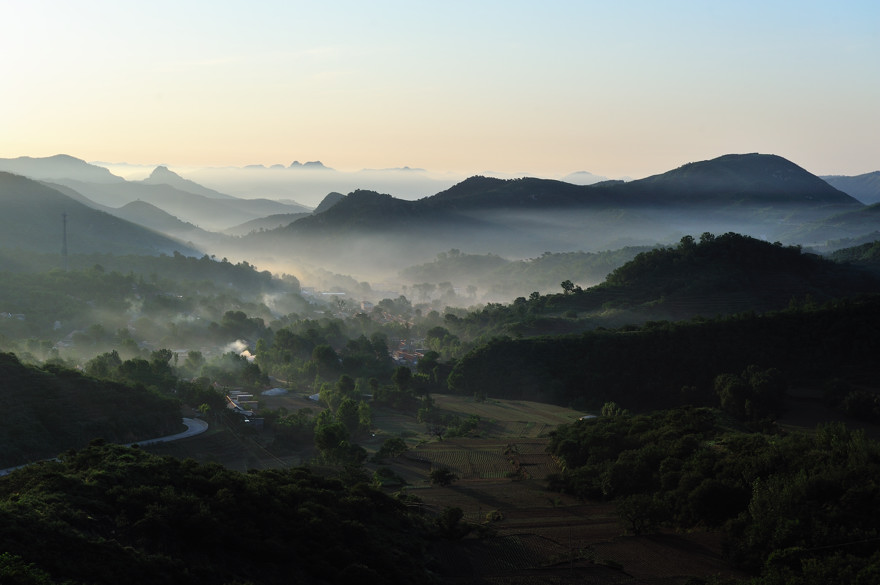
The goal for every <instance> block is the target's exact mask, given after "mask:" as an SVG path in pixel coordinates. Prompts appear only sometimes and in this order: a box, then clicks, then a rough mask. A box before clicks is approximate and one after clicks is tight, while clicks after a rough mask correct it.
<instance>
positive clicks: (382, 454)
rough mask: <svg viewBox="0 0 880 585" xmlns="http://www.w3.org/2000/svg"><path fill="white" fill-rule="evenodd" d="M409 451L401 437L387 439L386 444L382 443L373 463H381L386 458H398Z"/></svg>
mask: <svg viewBox="0 0 880 585" xmlns="http://www.w3.org/2000/svg"><path fill="white" fill-rule="evenodd" d="M407 449H408V447H407V446H406V442H405V441H404V440H403V439H401V438H400V437H392V438H390V439H385V442H384V443H382V446H381V447H379V450H378V451H376V454H375V455H374V456H373V461H381V460H383V459H385V458H386V457H391V458H394V457H397V456H398V455H400V454H401V453H403V452H404V451H406V450H407Z"/></svg>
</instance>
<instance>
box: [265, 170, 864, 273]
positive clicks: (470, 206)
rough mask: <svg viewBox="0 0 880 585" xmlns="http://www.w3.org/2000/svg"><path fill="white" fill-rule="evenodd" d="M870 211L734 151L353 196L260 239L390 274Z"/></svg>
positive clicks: (768, 229) (764, 234)
mask: <svg viewBox="0 0 880 585" xmlns="http://www.w3.org/2000/svg"><path fill="white" fill-rule="evenodd" d="M863 207H864V206H863V204H861V203H860V202H859V201H857V200H856V199H854V198H852V197H850V196H849V195H847V194H845V193H843V192H841V191H838V190H837V189H835V188H833V187H831V186H830V185H828V184H827V183H826V182H825V181H823V180H822V179H820V178H818V177H816V176H815V175H812V174H810V173H808V172H807V171H805V170H804V169H802V168H801V167H799V166H797V165H795V164H794V163H792V162H790V161H788V160H786V159H784V158H782V157H779V156H775V155H761V154H746V155H726V156H722V157H719V158H716V159H713V160H709V161H703V162H697V163H690V164H686V165H683V166H682V167H679V168H677V169H674V170H672V171H669V172H667V173H663V174H660V175H655V176H652V177H648V178H645V179H641V180H638V181H630V182H622V181H606V182H602V183H598V184H594V185H572V184H570V183H566V182H563V181H555V180H548V179H537V178H520V179H510V180H505V179H498V178H492V177H484V176H475V177H471V178H469V179H466V180H464V181H462V182H460V183H458V184H456V185H453V186H452V187H450V188H449V189H446V190H445V191H441V192H440V193H437V194H436V195H433V196H430V197H425V198H423V199H419V200H417V201H407V200H401V199H397V198H395V197H392V196H391V195H387V194H380V193H376V192H374V191H366V190H360V191H354V192H352V193H350V194H349V195H348V196H346V197H345V198H343V199H341V200H340V201H339V202H338V203H336V204H335V205H334V206H333V207H331V208H330V209H328V210H326V211H324V212H322V213H318V214H315V215H313V216H310V217H305V218H303V219H300V220H299V221H297V222H295V223H293V224H291V225H289V226H287V227H285V228H282V229H280V230H276V231H275V232H274V233H271V234H268V235H265V236H261V239H260V241H261V242H263V243H261V244H259V245H262V246H265V241H266V240H274V241H275V243H274V244H273V246H278V245H282V244H281V242H286V244H284V246H285V247H284V249H288V250H291V252H290V253H291V254H302V255H306V256H308V257H309V258H310V259H313V260H316V261H321V262H334V263H337V264H338V263H343V262H346V263H347V264H346V265H345V268H344V269H350V270H356V269H357V268H358V267H361V268H362V267H363V266H364V262H365V259H366V258H369V259H370V260H371V262H384V263H385V264H386V265H387V268H389V269H391V268H392V267H394V265H395V264H396V265H397V267H398V268H399V267H400V264H401V263H406V264H412V263H418V262H420V261H422V262H423V261H427V260H428V259H430V258H433V256H434V255H435V254H436V253H437V251H438V250H447V249H450V248H458V249H461V250H464V251H466V252H467V253H471V254H482V253H496V254H500V255H503V256H506V257H514V258H516V257H519V258H527V257H533V256H535V255H539V254H541V253H543V252H544V251H553V252H559V251H571V250H607V249H616V248H622V247H625V246H645V245H647V246H650V245H655V244H658V243H661V244H662V243H665V244H668V243H672V242H675V241H677V240H678V239H679V238H680V237H681V236H682V235H684V234H688V233H698V234H699V233H703V232H712V233H725V232H737V233H744V234H748V235H753V236H755V237H760V238H765V239H769V240H771V241H773V240H775V239H778V238H779V237H780V235H781V234H782V233H784V232H786V231H790V230H792V229H795V228H797V227H798V226H800V225H802V224H804V223H806V222H809V221H816V220H819V219H823V218H826V217H829V216H832V215H835V214H839V213H843V212H846V211H856V210H859V209H861V208H863ZM250 243H253V244H254V245H258V244H257V242H256V241H254V242H249V244H250ZM786 243H791V242H788V241H786ZM288 244H289V245H288ZM338 269H343V268H338Z"/></svg>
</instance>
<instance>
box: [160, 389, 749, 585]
mask: <svg viewBox="0 0 880 585" xmlns="http://www.w3.org/2000/svg"><path fill="white" fill-rule="evenodd" d="M434 400H435V405H436V406H437V407H438V408H440V409H441V410H443V411H445V412H449V413H456V414H458V415H460V416H461V417H462V418H466V417H467V416H468V415H470V414H477V415H479V416H480V419H481V425H480V428H479V429H478V432H477V434H476V436H468V437H457V438H447V439H443V440H438V439H437V437H436V436H432V435H430V434H429V433H428V432H427V428H426V426H425V425H424V424H421V423H418V422H417V421H416V418H415V417H414V416H413V415H411V414H405V413H400V412H397V411H394V410H390V409H384V408H374V410H373V415H374V416H373V421H374V428H373V432H372V434H371V436H370V437H366V438H364V439H363V440H361V441H360V444H361V445H362V446H363V447H364V448H365V449H366V450H367V451H368V452H369V453H370V454H371V455H372V454H373V453H375V451H376V450H378V449H379V448H380V447H381V445H382V443H383V442H384V441H385V440H386V439H388V438H390V437H402V438H404V439H405V441H406V443H407V445H408V447H409V450H408V451H406V452H405V453H403V454H402V455H400V456H398V457H396V458H393V459H387V460H385V461H383V462H382V463H372V462H370V463H368V464H367V465H366V469H367V471H368V472H369V473H372V472H373V471H375V470H376V469H377V468H378V467H379V466H385V467H388V468H390V469H391V470H392V471H394V473H396V474H397V475H399V476H400V477H401V478H402V479H403V480H404V481H405V482H406V485H405V486H403V488H400V487H395V488H391V489H389V490H388V491H389V492H394V491H398V490H401V489H402V491H404V492H405V493H406V494H407V495H409V496H413V498H412V500H411V501H412V502H413V503H412V504H411V506H412V507H413V508H415V509H417V510H419V511H420V512H421V513H423V514H425V515H426V516H428V517H433V516H436V515H439V514H441V513H442V512H443V511H444V510H446V509H447V508H460V509H461V510H462V512H463V514H464V516H463V521H465V522H467V523H469V524H473V525H474V526H475V527H478V528H476V529H475V530H474V531H473V532H472V533H471V534H470V535H468V536H466V537H465V538H464V539H462V540H461V541H457V542H454V543H453V542H450V541H444V540H438V541H436V542H435V543H434V546H433V547H432V549H431V550H430V551H429V555H430V556H431V558H432V559H433V560H434V566H435V567H437V568H438V572H439V573H440V574H441V576H442V579H443V581H444V582H447V583H461V584H464V583H475V584H490V585H495V584H499V585H500V584H513V585H518V584H523V585H533V584H534V585H538V584H569V583H596V584H599V583H602V584H606V583H612V584H613V583H621V584H623V583H625V584H639V583H646V584H647V583H650V584H670V585H674V584H682V585H684V584H685V583H686V582H687V581H688V579H689V578H691V577H699V578H705V577H709V576H713V575H719V576H722V577H745V576H744V575H741V574H739V573H737V572H735V571H733V570H731V569H730V568H729V567H728V566H727V563H726V562H725V560H724V558H723V556H722V552H721V551H722V543H721V538H720V535H719V534H718V533H713V532H703V531H699V532H692V533H680V534H673V533H661V534H654V535H650V536H631V535H627V534H625V529H624V527H623V526H622V525H621V523H620V522H619V520H618V517H617V515H616V513H615V507H614V504H613V503H609V502H582V501H580V500H578V499H576V498H573V497H571V496H568V495H566V494H560V493H557V492H551V491H549V490H548V489H547V482H546V477H547V475H548V474H551V473H559V472H560V471H561V469H560V468H559V466H558V464H557V463H556V461H554V460H553V458H552V457H550V455H549V454H548V453H547V452H546V447H547V444H548V442H549V437H548V433H549V432H550V431H552V430H553V429H555V428H556V427H557V426H558V425H560V424H564V423H571V422H574V421H576V420H577V419H579V418H580V417H581V416H583V415H584V414H586V413H582V412H576V411H573V410H570V409H566V408H562V407H558V406H553V405H547V404H540V403H530V402H520V401H504V400H490V401H486V402H475V401H474V400H473V399H472V398H464V397H459V396H444V395H434ZM263 402H264V403H265V404H266V406H268V407H270V408H277V407H279V406H284V407H285V408H287V409H288V410H289V411H291V412H295V411H296V410H298V409H299V408H312V409H313V410H314V411H315V412H317V411H319V410H321V406H320V405H318V404H317V403H315V402H312V401H309V400H308V399H307V398H305V397H302V396H296V395H285V396H278V397H271V399H266V400H265V401H263ZM220 420H222V419H220ZM270 445H271V436H270V435H269V434H265V435H259V434H245V433H242V432H240V430H238V431H237V430H236V429H235V428H232V427H230V426H227V425H225V424H220V423H219V421H215V424H213V425H212V428H211V429H209V431H208V432H206V433H204V434H203V435H200V436H197V437H193V438H190V439H185V440H182V441H179V442H175V443H167V444H163V445H155V446H149V447H144V448H146V449H149V450H150V451H152V452H156V453H161V454H168V455H174V456H175V457H184V458H185V457H191V458H193V459H196V460H198V461H214V462H218V463H222V464H224V465H226V466H228V467H230V468H232V469H237V470H242V471H244V470H246V469H263V468H272V467H291V466H297V465H306V464H310V462H311V461H312V459H313V457H314V451H313V450H312V447H311V446H310V445H304V446H303V449H302V450H301V451H298V452H295V453H284V454H279V453H276V452H273V451H272V450H271V449H270V448H269V446H270ZM436 467H446V468H448V469H450V470H452V471H453V472H454V473H455V474H456V475H457V476H458V477H459V479H458V480H457V481H455V482H453V483H452V484H451V485H449V486H447V487H440V486H435V485H432V484H431V482H430V479H429V474H430V472H431V470H432V469H434V468H436Z"/></svg>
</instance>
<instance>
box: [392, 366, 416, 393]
mask: <svg viewBox="0 0 880 585" xmlns="http://www.w3.org/2000/svg"><path fill="white" fill-rule="evenodd" d="M391 381H392V382H394V385H395V386H397V390H398V391H400V392H406V391H407V390H409V387H410V385H411V384H412V370H410V369H409V368H408V367H406V366H397V368H396V369H395V370H394V373H393V374H392V375H391Z"/></svg>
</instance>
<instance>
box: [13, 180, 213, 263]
mask: <svg viewBox="0 0 880 585" xmlns="http://www.w3.org/2000/svg"><path fill="white" fill-rule="evenodd" d="M0 204H2V205H3V214H2V215H0V247H3V248H21V249H24V250H33V251H39V252H59V253H60V251H61V246H62V214H66V215H67V241H68V250H69V251H70V253H92V252H101V251H108V250H112V251H113V252H115V253H120V254H159V253H167V254H170V253H172V252H174V251H180V252H182V253H184V254H196V253H197V252H196V250H194V249H193V248H192V247H190V246H187V245H185V244H183V243H180V242H178V241H175V240H173V239H171V238H168V237H166V236H163V235H160V234H158V233H156V232H153V231H151V230H149V229H146V228H144V227H141V226H139V225H136V224H133V223H130V222H128V221H125V220H123V219H120V218H118V217H114V216H112V215H110V214H108V213H104V212H103V211H97V210H95V209H92V208H90V207H87V206H86V205H84V204H82V203H80V202H79V201H75V200H74V199H72V198H70V197H68V196H67V195H64V194H62V193H61V192H59V191H57V190H55V189H52V188H50V187H48V186H46V185H44V184H42V183H38V182H37V181H33V180H31V179H27V178H25V177H21V176H18V175H12V174H9V173H4V172H0Z"/></svg>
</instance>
